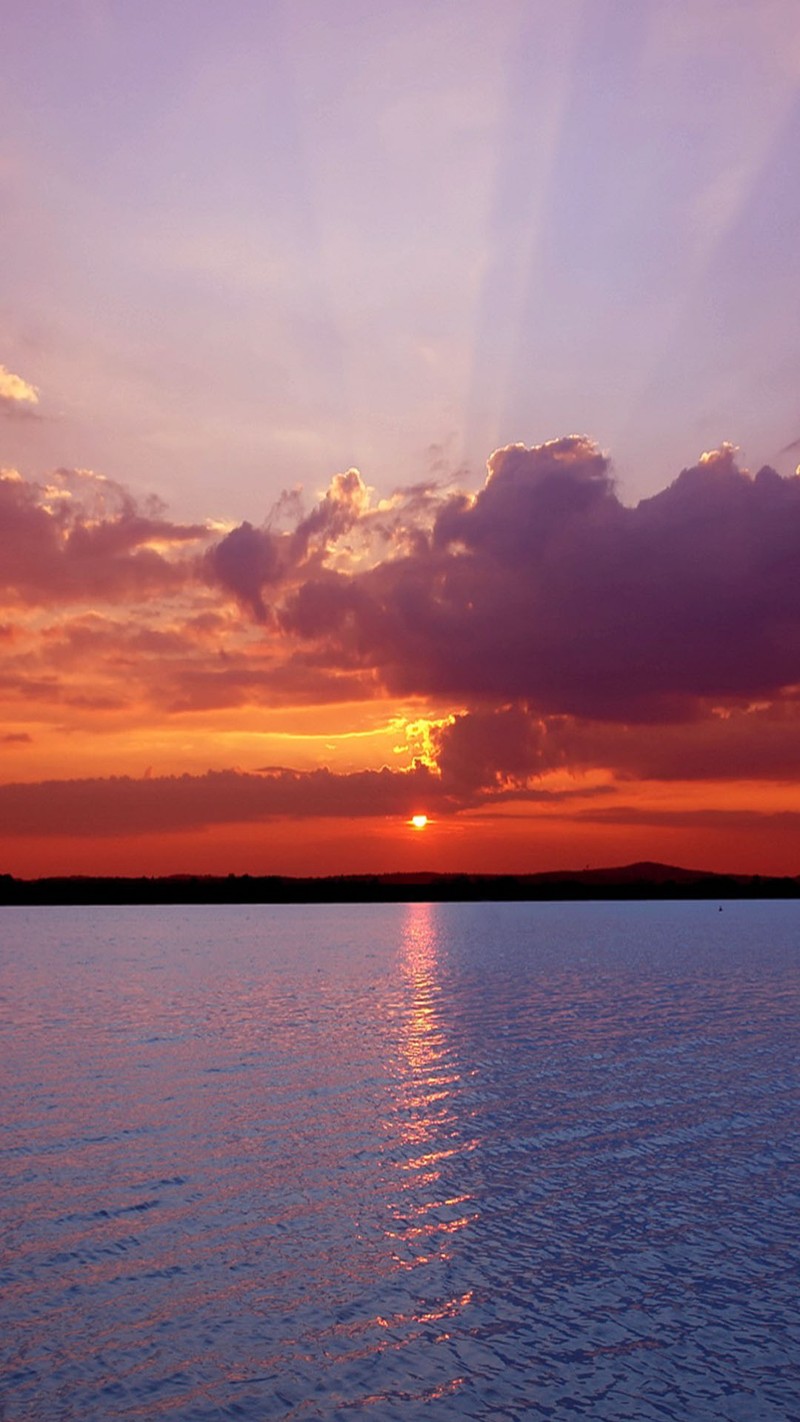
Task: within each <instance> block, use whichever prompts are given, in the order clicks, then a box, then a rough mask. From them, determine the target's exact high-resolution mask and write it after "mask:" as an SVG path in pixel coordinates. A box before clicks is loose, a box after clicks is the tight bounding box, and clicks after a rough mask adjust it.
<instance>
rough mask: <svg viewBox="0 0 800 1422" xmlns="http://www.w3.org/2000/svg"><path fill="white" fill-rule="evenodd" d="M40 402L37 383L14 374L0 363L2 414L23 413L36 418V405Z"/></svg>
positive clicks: (0, 406) (0, 409) (0, 403)
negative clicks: (33, 383) (31, 382)
mask: <svg viewBox="0 0 800 1422" xmlns="http://www.w3.org/2000/svg"><path fill="white" fill-rule="evenodd" d="M38 403H39V391H38V390H37V389H36V386H35V385H30V384H29V383H28V381H27V380H23V379H22V376H21V375H14V373H13V371H10V370H7V369H6V367H5V366H4V365H0V414H5V415H12V416H14V415H17V416H18V415H22V416H27V417H28V418H31V417H34V418H35V409H34V407H35V406H36V405H38Z"/></svg>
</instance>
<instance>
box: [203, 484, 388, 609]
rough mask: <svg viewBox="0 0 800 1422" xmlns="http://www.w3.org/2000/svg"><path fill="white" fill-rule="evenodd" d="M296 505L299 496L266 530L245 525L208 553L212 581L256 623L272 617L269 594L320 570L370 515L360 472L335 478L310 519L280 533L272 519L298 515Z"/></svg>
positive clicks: (284, 501) (286, 500)
mask: <svg viewBox="0 0 800 1422" xmlns="http://www.w3.org/2000/svg"><path fill="white" fill-rule="evenodd" d="M298 502H299V500H298V498H297V495H296V494H295V496H294V497H293V496H292V495H291V494H286V493H285V494H283V495H282V496H281V498H280V499H279V500H278V503H277V504H276V506H275V508H274V509H273V513H272V515H271V516H270V518H269V519H267V521H266V523H265V524H264V525H262V526H261V527H260V528H254V527H253V525H252V524H251V523H249V522H248V521H245V522H244V523H241V524H239V526H238V527H237V528H234V529H232V530H231V532H230V533H228V534H226V536H225V537H224V538H223V539H221V541H220V542H219V543H216V544H215V545H214V546H213V547H212V548H210V549H209V550H208V552H207V553H206V557H205V568H206V573H207V576H208V578H209V581H210V582H212V583H216V584H218V585H219V586H221V587H222V588H224V589H225V590H226V591H228V592H231V593H233V595H234V597H235V598H236V599H237V600H238V601H239V602H240V603H241V604H242V605H243V606H244V607H246V608H249V610H250V611H251V612H252V613H253V616H254V617H255V618H256V620H257V621H258V622H266V621H267V620H268V617H269V611H268V607H267V603H266V602H265V598H264V594H265V592H267V591H268V590H274V591H277V590H278V589H279V588H281V587H282V586H283V585H285V584H286V583H288V582H289V581H290V580H291V579H293V578H296V577H297V575H298V574H299V573H300V571H301V570H305V571H307V570H308V569H309V567H310V566H312V565H316V566H319V565H320V563H321V561H322V559H324V556H325V554H326V553H327V552H328V551H329V549H330V547H331V545H332V544H334V543H335V542H336V541H337V539H339V538H341V537H342V535H343V534H345V533H346V532H347V531H348V530H349V529H350V528H352V527H353V525H354V524H355V523H357V522H358V519H359V518H360V517H361V515H362V514H364V513H366V511H367V509H368V507H369V493H368V490H367V488H366V485H365V484H364V482H363V480H362V478H361V475H360V474H359V472H358V470H357V469H349V470H348V471H347V473H346V474H335V475H334V477H333V479H332V480H331V483H330V485H329V487H328V488H327V490H326V491H325V494H324V495H323V497H322V498H321V499H320V500H319V502H318V503H317V504H316V506H315V507H314V508H313V509H312V511H311V513H310V514H308V515H306V516H305V517H300V518H299V519H298V522H297V524H296V526H295V527H294V529H292V530H290V531H286V530H285V531H276V529H274V528H273V527H272V520H273V518H277V517H278V516H279V515H280V514H281V513H283V512H285V511H287V509H288V510H292V509H295V510H296V508H297V505H298Z"/></svg>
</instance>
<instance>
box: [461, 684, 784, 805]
mask: <svg viewBox="0 0 800 1422" xmlns="http://www.w3.org/2000/svg"><path fill="white" fill-rule="evenodd" d="M433 751H434V757H435V760H436V763H437V764H438V766H439V768H440V770H441V773H442V776H443V778H444V781H445V783H446V784H447V786H448V788H449V789H450V790H451V791H452V792H455V791H456V790H460V791H461V792H462V793H464V792H467V791H475V790H476V789H477V788H478V787H479V786H482V787H485V788H486V789H487V790H489V791H491V792H493V791H497V790H500V789H506V790H507V789H512V788H514V787H523V786H526V785H527V784H529V782H530V781H531V780H535V779H536V778H537V777H541V776H543V775H547V774H548V773H550V772H552V771H558V770H569V771H572V772H576V773H582V772H587V771H591V770H604V771H608V772H609V774H611V775H613V776H614V777H615V778H616V780H617V781H618V782H624V781H642V780H662V781H702V780H705V781H730V780H776V781H787V780H797V779H798V778H800V701H798V700H788V699H781V700H778V701H776V702H774V703H771V704H769V705H765V706H743V707H736V708H732V709H727V710H726V711H725V712H724V713H722V712H721V711H720V710H719V709H715V708H712V707H710V706H707V707H697V708H696V715H695V718H694V719H693V720H692V721H688V722H687V721H684V722H670V723H668V724H659V725H652V724H647V723H636V722H634V723H633V724H626V723H624V722H621V723H619V722H617V723H615V722H611V721H590V720H585V719H580V718H577V717H573V716H546V717H541V716H539V715H537V714H536V713H535V712H533V711H529V710H528V709H527V708H526V707H524V706H511V707H505V708H501V709H499V710H485V709H484V710H479V711H473V712H464V713H461V714H459V715H456V716H454V717H453V718H452V719H451V721H450V723H449V724H447V725H444V726H441V727H439V728H438V729H437V730H436V731H435V733H434V735H433Z"/></svg>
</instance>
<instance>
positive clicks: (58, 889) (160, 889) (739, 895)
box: [0, 863, 800, 906]
mask: <svg viewBox="0 0 800 1422" xmlns="http://www.w3.org/2000/svg"><path fill="white" fill-rule="evenodd" d="M794 898H800V875H796V876H794V877H789V876H787V877H777V876H770V875H761V874H719V873H710V872H706V871H703V870H695V869H681V868H678V867H676V866H674V865H669V864H654V863H641V864H627V865H623V866H621V867H617V868H608V869H574V870H552V871H550V872H546V873H538V874H433V873H418V874H406V873H399V874H347V875H333V876H329V877H325V878H291V877H288V876H284V875H272V874H264V875H250V874H228V875H223V876H215V875H205V874H172V875H169V876H167V877H164V878H157V877H156V878H145V877H141V878H100V877H92V876H88V875H87V876H83V875H75V876H72V877H63V878H46V879H15V878H14V877H13V876H12V875H10V874H0V905H7V906H8V905H14V904H31V905H37V904H42V905H44V904H54V905H59V904H61V905H67V904H226V903H231V904H234V903H252V904H256V903H263V904H295V903H330V904H336V903H342V904H353V903H414V902H421V901H433V902H440V903H446V902H458V901H460V902H479V901H498V902H500V901H514V900H516V901H529V902H533V903H535V902H537V901H540V902H544V901H547V900H565V901H576V900H582V899H583V900H603V899H722V900H725V899H794Z"/></svg>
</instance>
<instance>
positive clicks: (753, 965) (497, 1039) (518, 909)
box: [0, 904, 800, 1422]
mask: <svg viewBox="0 0 800 1422" xmlns="http://www.w3.org/2000/svg"><path fill="white" fill-rule="evenodd" d="M711 907H712V906H708V905H702V904H700V905H690V904H686V905H681V904H678V905H633V904H629V905H574V906H563V905H561V906H560V905H540V906H526V905H477V906H475V905H473V906H467V905H455V904H451V905H438V906H432V905H424V904H419V905H410V906H407V907H404V906H397V905H388V906H383V907H364V908H355V909H349V908H347V909H346V908H341V909H336V910H324V909H321V908H308V909H302V908H297V907H292V908H285V909H280V908H263V909H260V908H241V909H237V908H224V909H219V910H216V909H215V910H208V909H177V908H176V909H169V910H158V911H156V910H152V909H136V910H134V909H129V910H115V911H113V912H111V911H105V910H102V909H99V910H67V911H62V912H52V913H51V912H50V911H48V910H33V911H31V910H6V911H5V914H4V917H3V920H2V924H0V931H1V932H2V956H1V958H0V1002H2V1004H3V1014H4V1015H3V1018H2V1021H1V1022H0V1060H2V1062H3V1074H4V1078H5V1080H4V1094H3V1100H4V1112H3V1118H2V1122H0V1187H1V1188H2V1197H1V1198H2V1206H0V1209H1V1210H2V1226H3V1253H2V1270H1V1272H0V1283H2V1303H1V1304H0V1337H2V1344H1V1345H0V1346H2V1354H3V1359H2V1361H3V1369H2V1384H1V1385H0V1386H1V1388H2V1392H1V1393H0V1397H2V1405H0V1415H3V1416H4V1418H5V1419H7V1422H34V1420H35V1422H43V1419H44V1422H51V1419H52V1422H73V1419H74V1420H75V1422H77V1419H81V1422H111V1420H112V1419H117V1418H126V1419H146V1420H147V1419H160V1418H163V1419H171V1422H206V1419H208V1422H212V1419H215V1420H216V1419H220V1418H228V1417H231V1418H234V1417H237V1418H244V1419H252V1422H261V1419H264V1418H270V1419H271V1418H276V1419H290V1418H296V1419H303V1422H305V1419H309V1422H312V1420H313V1419H324V1422H334V1419H346V1422H357V1419H365V1422H366V1420H368V1422H391V1420H392V1419H402V1422H415V1419H417V1418H418V1417H419V1416H420V1415H424V1416H425V1417H426V1418H430V1419H431V1422H440V1419H449V1418H459V1419H463V1418H467V1419H470V1418H474V1419H482V1422H488V1419H495V1418H507V1419H518V1418H523V1417H524V1418H529V1417H530V1418H537V1417H538V1418H554V1419H558V1422H560V1419H562V1418H567V1419H568V1418H571V1417H588V1418H592V1419H599V1422H604V1419H608V1422H625V1420H626V1419H636V1422H650V1419H652V1422H656V1419H658V1422H663V1419H675V1422H677V1419H680V1422H687V1419H690V1422H706V1419H707V1420H708V1422H711V1419H715V1422H717V1419H723V1422H725V1420H726V1419H727V1422H796V1419H797V1418H798V1416H800V1413H798V1408H797V1401H796V1400H797V1396H798V1362H799V1361H800V1310H799V1309H798V1304H797V1298H796V1295H797V1287H796V1281H797V1277H798V1264H799V1263H800V1259H799V1258H798V1255H799V1254H800V1248H799V1246H798V1235H797V1209H798V1204H799V1203H800V1198H799V1196H798V1190H797V1186H796V1183H795V1182H796V1179H797V1166H798V1156H800V1143H799V1137H798V1129H797V1122H798V1095H799V1094H800V1093H798V1079H797V1070H796V1061H797V1054H796V1046H797V1028H798V1016H800V1013H799V1012H798V1007H799V1006H800V953H799V952H798V944H799V943H800V937H799V936H798V932H797V929H798V914H797V908H796V906H795V905H794V904H761V905H759V904H742V905H731V911H730V912H729V913H726V914H725V916H724V917H725V923H724V925H721V924H720V923H719V921H718V916H717V915H716V914H712V913H711V911H710V909H711ZM3 1408H4V1411H3Z"/></svg>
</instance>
